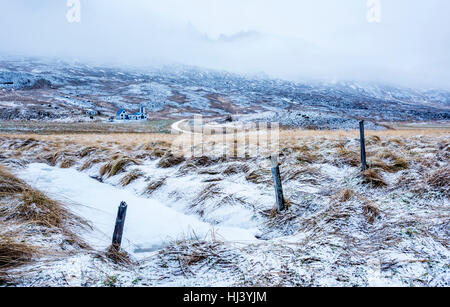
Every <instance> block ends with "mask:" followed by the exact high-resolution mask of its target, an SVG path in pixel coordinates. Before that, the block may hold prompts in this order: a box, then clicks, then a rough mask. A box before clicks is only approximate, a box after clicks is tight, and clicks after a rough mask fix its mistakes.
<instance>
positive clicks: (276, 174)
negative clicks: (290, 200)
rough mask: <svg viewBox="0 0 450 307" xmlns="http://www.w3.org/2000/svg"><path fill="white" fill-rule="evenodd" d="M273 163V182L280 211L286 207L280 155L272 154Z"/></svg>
mask: <svg viewBox="0 0 450 307" xmlns="http://www.w3.org/2000/svg"><path fill="white" fill-rule="evenodd" d="M270 161H271V163H272V176H273V183H274V186H275V197H276V200H277V208H278V212H281V211H283V210H284V209H285V203H284V196H283V186H282V185H281V175H280V164H279V162H278V155H272V156H271V157H270Z"/></svg>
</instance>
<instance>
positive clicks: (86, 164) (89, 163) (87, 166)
mask: <svg viewBox="0 0 450 307" xmlns="http://www.w3.org/2000/svg"><path fill="white" fill-rule="evenodd" d="M103 161H104V159H102V158H92V159H88V160H86V161H85V162H84V163H83V165H81V166H80V168H79V171H85V170H87V169H90V168H91V167H92V166H93V165H94V164H97V163H101V162H103Z"/></svg>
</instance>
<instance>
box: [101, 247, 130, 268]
mask: <svg viewBox="0 0 450 307" xmlns="http://www.w3.org/2000/svg"><path fill="white" fill-rule="evenodd" d="M105 256H106V258H107V259H109V260H111V261H113V262H114V263H115V264H118V265H123V266H126V267H131V266H133V265H135V264H136V262H135V261H134V260H133V259H132V258H131V256H130V254H128V253H127V252H126V251H124V250H121V249H119V248H117V247H116V246H114V245H111V246H110V247H108V249H107V250H106V253H105Z"/></svg>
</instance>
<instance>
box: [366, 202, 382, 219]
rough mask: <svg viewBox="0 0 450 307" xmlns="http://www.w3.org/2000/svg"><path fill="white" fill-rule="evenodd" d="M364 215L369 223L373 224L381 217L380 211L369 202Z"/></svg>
mask: <svg viewBox="0 0 450 307" xmlns="http://www.w3.org/2000/svg"><path fill="white" fill-rule="evenodd" d="M363 214H364V216H365V217H366V220H367V222H368V223H369V224H373V223H374V222H375V219H376V218H377V217H378V216H380V210H379V209H378V208H377V207H375V206H374V205H373V204H371V203H370V202H369V201H366V202H365V203H364V206H363Z"/></svg>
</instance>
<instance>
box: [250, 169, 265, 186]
mask: <svg viewBox="0 0 450 307" xmlns="http://www.w3.org/2000/svg"><path fill="white" fill-rule="evenodd" d="M245 179H246V180H247V181H250V182H252V183H254V184H269V183H270V180H271V173H270V170H269V169H257V170H253V171H251V172H250V173H248V174H247V176H245Z"/></svg>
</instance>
